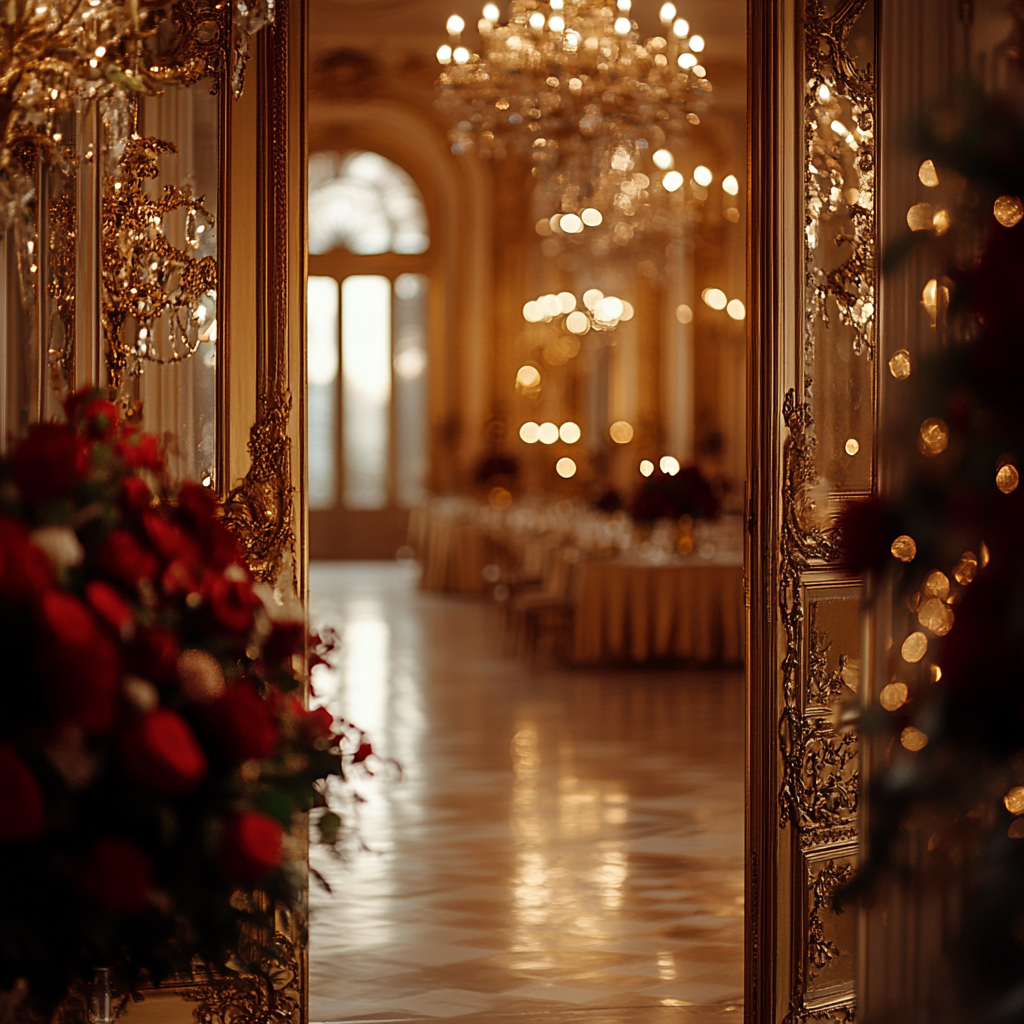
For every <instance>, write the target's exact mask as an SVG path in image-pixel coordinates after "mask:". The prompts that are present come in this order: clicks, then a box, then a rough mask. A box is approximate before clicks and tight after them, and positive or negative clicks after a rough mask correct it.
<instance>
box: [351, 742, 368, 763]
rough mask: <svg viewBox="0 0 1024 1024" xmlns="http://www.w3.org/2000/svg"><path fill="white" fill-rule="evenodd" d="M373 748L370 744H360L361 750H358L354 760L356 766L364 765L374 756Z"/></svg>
mask: <svg viewBox="0 0 1024 1024" xmlns="http://www.w3.org/2000/svg"><path fill="white" fill-rule="evenodd" d="M372 754H373V747H372V746H371V745H370V744H369V743H360V744H359V749H358V750H356V752H355V756H354V757H353V758H352V760H353V761H354V762H355V763H356V764H362V763H363V762H364V761H365V760H366V759H367V758H368V757H370V756H372Z"/></svg>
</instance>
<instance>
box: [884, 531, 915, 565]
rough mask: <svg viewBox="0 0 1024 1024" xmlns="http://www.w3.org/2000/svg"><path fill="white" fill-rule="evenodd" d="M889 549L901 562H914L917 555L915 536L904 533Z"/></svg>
mask: <svg viewBox="0 0 1024 1024" xmlns="http://www.w3.org/2000/svg"><path fill="white" fill-rule="evenodd" d="M889 550H890V551H891V552H892V556H893V558H898V559H899V560H900V561H901V562H912V561H913V560H914V557H915V556H916V555H917V542H916V541H915V540H914V538H913V537H908V536H907V534H905V533H903V534H900V536H899V537H897V538H896V539H895V540H894V541H893V542H892V546H891V547H890V548H889Z"/></svg>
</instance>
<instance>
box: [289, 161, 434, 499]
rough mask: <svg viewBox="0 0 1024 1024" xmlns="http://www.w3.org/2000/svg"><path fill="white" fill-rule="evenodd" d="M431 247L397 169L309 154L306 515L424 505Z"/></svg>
mask: <svg viewBox="0 0 1024 1024" xmlns="http://www.w3.org/2000/svg"><path fill="white" fill-rule="evenodd" d="M429 245H430V235H429V230H428V226H427V215H426V210H425V207H424V203H423V198H422V196H421V194H420V191H419V189H418V188H417V187H416V184H415V182H414V181H413V180H412V178H411V177H410V176H409V174H408V173H407V172H406V171H404V170H403V169H402V168H401V167H399V166H398V165H397V164H394V163H392V162H391V161H390V160H388V159H386V158H385V157H383V156H381V155H380V154H379V153H370V152H350V153H347V154H345V155H340V154H338V153H334V152H318V153H313V154H311V155H310V158H309V251H310V277H309V290H308V306H307V308H308V330H309V355H308V373H309V410H308V412H309V432H308V437H309V501H310V507H311V508H312V509H319V510H329V509H335V508H339V509H362V510H366V509H383V508H388V507H399V508H402V507H405V508H407V507H411V506H412V505H415V504H417V503H418V502H419V501H421V500H422V498H423V495H424V490H425V484H426V473H427V437H426V435H427V410H426V400H427V379H426V371H427V300H428V278H427V274H426V273H425V271H426V270H427V263H426V257H425V255H424V254H425V253H426V252H427V250H428V248H429ZM339 413H340V415H339Z"/></svg>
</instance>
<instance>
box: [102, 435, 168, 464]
mask: <svg viewBox="0 0 1024 1024" xmlns="http://www.w3.org/2000/svg"><path fill="white" fill-rule="evenodd" d="M114 450H115V451H116V452H117V454H118V455H120V456H121V458H123V459H124V461H125V462H126V463H127V465H128V467H129V468H130V469H151V470H153V472H154V473H159V472H161V471H162V470H163V468H164V466H165V465H166V457H165V454H164V450H163V448H162V447H161V446H160V439H159V438H158V437H157V436H156V435H155V434H140V433H136V432H135V431H122V432H121V437H120V440H119V441H118V442H117V444H115V445H114Z"/></svg>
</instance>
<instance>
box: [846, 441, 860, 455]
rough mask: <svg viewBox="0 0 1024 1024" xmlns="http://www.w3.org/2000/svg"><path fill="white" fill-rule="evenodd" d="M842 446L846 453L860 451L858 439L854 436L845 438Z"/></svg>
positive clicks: (854, 453)
mask: <svg viewBox="0 0 1024 1024" xmlns="http://www.w3.org/2000/svg"><path fill="white" fill-rule="evenodd" d="M843 448H844V449H845V450H846V454H847V455H851V456H852V455H856V454H857V452H859V451H860V441H858V440H857V438H855V437H850V438H847V440H846V444H844V445H843Z"/></svg>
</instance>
